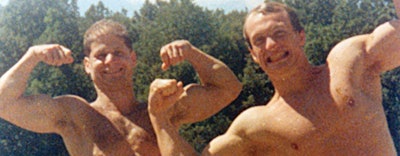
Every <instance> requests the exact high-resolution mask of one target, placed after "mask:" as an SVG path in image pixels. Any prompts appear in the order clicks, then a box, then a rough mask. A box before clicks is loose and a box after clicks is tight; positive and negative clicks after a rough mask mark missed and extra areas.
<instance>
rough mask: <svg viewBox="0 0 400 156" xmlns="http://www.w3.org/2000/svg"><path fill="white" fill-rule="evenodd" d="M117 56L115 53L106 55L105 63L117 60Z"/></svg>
mask: <svg viewBox="0 0 400 156" xmlns="http://www.w3.org/2000/svg"><path fill="white" fill-rule="evenodd" d="M116 58H117V57H116V56H114V55H113V54H111V53H110V54H107V56H106V59H105V60H104V63H106V64H107V63H111V62H113V61H115V60H116Z"/></svg>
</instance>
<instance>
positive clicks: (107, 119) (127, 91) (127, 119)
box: [0, 20, 241, 156]
mask: <svg viewBox="0 0 400 156" xmlns="http://www.w3.org/2000/svg"><path fill="white" fill-rule="evenodd" d="M171 44H172V45H173V44H174V43H171ZM131 45H132V43H131V41H130V39H129V38H128V37H127V32H126V29H125V28H124V27H123V26H122V25H120V24H119V23H116V22H113V21H110V20H101V21H99V22H97V23H95V24H94V25H92V26H91V27H90V28H89V29H88V30H87V32H86V34H85V38H84V48H85V49H84V51H85V54H86V57H85V58H84V65H85V71H86V73H87V74H89V75H90V78H91V79H92V81H93V83H94V86H95V89H96V92H97V99H96V100H95V101H94V102H92V103H90V104H89V103H88V102H87V101H86V100H84V99H82V98H80V97H78V96H74V95H63V96H59V97H55V98H51V97H49V96H47V95H30V96H25V95H23V93H24V91H25V87H26V85H27V80H28V77H29V75H30V73H31V72H32V70H33V69H34V67H35V66H36V65H37V64H38V63H39V62H44V63H47V64H49V65H56V66H59V65H62V64H67V63H72V62H73V58H72V57H71V51H70V50H69V49H67V48H66V47H63V46H61V45H56V44H53V45H40V46H33V47H31V48H29V50H28V51H27V52H26V54H25V55H24V56H23V57H22V58H21V60H19V61H18V62H17V63H16V64H15V65H14V66H13V67H12V68H11V69H9V70H8V71H7V72H6V73H5V74H4V75H3V76H2V77H1V78H0V117H1V118H3V119H5V120H7V121H9V122H11V123H13V124H15V125H17V126H19V127H22V128H24V129H27V130H31V131H34V132H38V133H57V134H59V135H61V136H62V138H63V140H64V143H65V145H66V147H67V149H68V152H69V154H70V155H72V156H91V155H113V156H114V155H115V156H127V155H129V156H132V155H145V156H152V155H160V151H159V149H158V147H157V142H156V136H155V134H154V131H153V128H152V125H151V122H150V119H149V114H148V112H147V105H146V104H142V103H139V102H137V100H136V99H135V96H134V91H133V82H132V74H133V68H134V66H135V63H136V54H135V52H134V51H133V50H132V48H131ZM161 53H162V55H161V56H162V57H163V60H165V61H167V62H165V63H164V65H163V68H164V69H166V68H168V67H169V66H170V65H175V64H176V63H178V62H180V61H183V60H188V61H189V62H190V63H192V64H193V67H194V68H195V70H196V71H197V72H198V74H199V77H200V78H201V80H202V82H203V83H204V85H200V84H190V85H188V86H187V87H185V90H184V92H188V93H193V94H187V95H188V98H186V99H184V100H183V101H182V102H181V103H180V104H182V105H179V107H176V109H174V110H173V112H174V113H176V114H172V115H175V116H177V117H176V118H175V119H176V120H177V121H179V122H196V121H199V120H203V119H204V118H206V117H209V116H211V115H212V114H214V113H215V112H218V111H219V110H220V109H222V108H223V107H225V106H226V105H227V104H229V103H230V102H231V101H233V100H234V99H235V98H236V96H237V95H238V94H239V93H240V90H241V88H240V82H239V81H238V80H237V78H236V77H235V75H234V74H233V72H232V71H231V70H230V69H229V68H228V67H227V66H226V65H224V64H223V63H222V62H220V61H218V60H216V59H214V58H212V57H211V56H209V55H206V54H205V53H203V52H201V51H193V53H192V54H191V56H196V57H198V58H199V59H195V58H194V57H191V58H188V57H185V56H180V57H179V59H176V57H173V56H172V55H169V54H168V53H166V54H165V52H161ZM174 56H175V55H174ZM170 58H171V61H169V60H170ZM171 63H172V64H171ZM161 82H163V83H164V84H175V85H178V86H182V83H181V82H176V81H175V80H163V81H161ZM231 84H232V85H233V86H234V87H231ZM238 86H239V87H238ZM208 92H211V93H219V95H220V96H221V98H220V99H216V100H213V99H211V100H210V101H207V103H200V102H204V101H203V100H202V99H201V98H202V97H203V95H202V94H208ZM186 100H191V101H190V103H188V101H186ZM178 101H180V100H178ZM198 105H199V106H198ZM200 105H201V106H202V107H204V108H208V109H201V110H199V109H197V110H196V109H194V108H197V107H200ZM192 106H193V107H194V108H192ZM183 108H184V109H183ZM178 109H181V110H178Z"/></svg>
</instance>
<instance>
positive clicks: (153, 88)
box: [148, 79, 183, 113]
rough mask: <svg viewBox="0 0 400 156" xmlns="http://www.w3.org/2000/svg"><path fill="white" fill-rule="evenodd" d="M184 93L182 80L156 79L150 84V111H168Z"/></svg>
mask: <svg viewBox="0 0 400 156" xmlns="http://www.w3.org/2000/svg"><path fill="white" fill-rule="evenodd" d="M182 93H183V84H182V82H177V81H176V80H173V79H156V80H154V81H153V82H152V83H151V85H150V93H149V98H148V100H149V111H150V112H151V113H163V112H167V111H168V109H169V108H171V107H172V106H173V105H174V104H175V103H176V102H177V100H178V99H179V97H180V96H181V95H182Z"/></svg>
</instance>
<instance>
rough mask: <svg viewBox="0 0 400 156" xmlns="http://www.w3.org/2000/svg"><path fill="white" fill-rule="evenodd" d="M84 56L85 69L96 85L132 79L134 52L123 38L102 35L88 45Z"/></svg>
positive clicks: (134, 61)
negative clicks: (87, 53) (88, 52)
mask: <svg viewBox="0 0 400 156" xmlns="http://www.w3.org/2000/svg"><path fill="white" fill-rule="evenodd" d="M90 49H91V52H90V55H89V56H88V57H85V60H84V63H85V71H86V73H88V74H90V77H91V79H92V80H93V82H94V83H95V84H96V85H101V84H106V85H116V84H118V83H126V82H129V83H130V82H131V81H132V74H133V68H134V66H135V64H136V54H135V53H134V52H133V51H131V50H130V49H129V48H128V47H127V46H126V45H125V44H124V41H123V39H121V38H119V37H117V36H115V35H102V36H100V37H99V38H98V39H97V40H95V41H94V42H92V43H91V45H90Z"/></svg>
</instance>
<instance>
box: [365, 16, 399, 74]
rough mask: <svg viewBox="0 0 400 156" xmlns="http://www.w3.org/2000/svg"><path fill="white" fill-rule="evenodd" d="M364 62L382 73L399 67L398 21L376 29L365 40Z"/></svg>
mask: <svg viewBox="0 0 400 156" xmlns="http://www.w3.org/2000/svg"><path fill="white" fill-rule="evenodd" d="M365 48H366V54H367V57H366V61H365V62H370V64H372V65H375V67H379V68H378V69H379V71H378V72H384V71H387V70H391V69H393V68H396V67H398V66H400V61H399V60H400V21H398V20H396V21H390V22H387V23H385V24H382V25H380V26H379V27H377V28H376V29H375V30H374V31H373V32H372V33H371V34H370V35H369V36H368V38H367V40H366V46H365Z"/></svg>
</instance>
